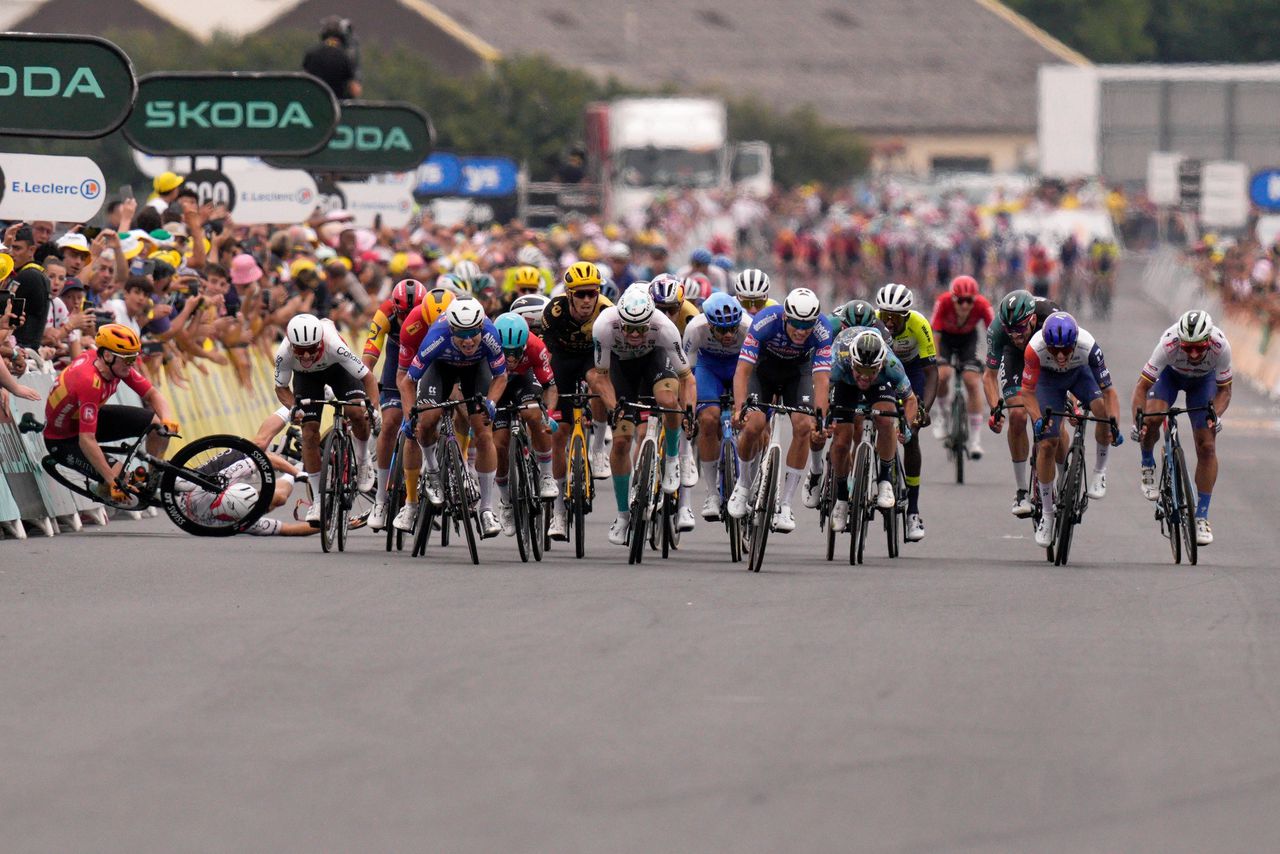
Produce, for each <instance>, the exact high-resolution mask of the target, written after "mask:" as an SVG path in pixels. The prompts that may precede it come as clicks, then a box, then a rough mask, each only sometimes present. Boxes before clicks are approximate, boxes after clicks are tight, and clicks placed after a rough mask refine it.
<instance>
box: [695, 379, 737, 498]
mask: <svg viewBox="0 0 1280 854" xmlns="http://www.w3.org/2000/svg"><path fill="white" fill-rule="evenodd" d="M734 364H735V363H730V364H729V366H728V368H729V372H730V375H729V379H728V381H727V382H726V381H725V379H724V374H723V372H722V371H721V370H720V369H719V367H718V365H716V364H715V363H708V362H707V359H706V357H705V356H703V357H701V358H700V359H699V360H698V364H696V365H694V368H693V377H694V381H695V382H696V383H697V385H698V400H708V401H709V400H716V401H718V400H719V399H720V395H721V394H723V393H724V390H725V389H726V388H727V387H729V385H731V384H732V382H733V377H732V370H733V366H734ZM721 441H722V437H721V435H720V407H719V405H717V404H713V403H700V404H698V465H699V468H700V470H701V475H702V485H703V487H704V488H705V489H706V491H707V495H708V496H710V495H714V494H716V493H717V490H718V489H719V483H718V482H717V481H718V479H719V478H718V469H717V466H718V465H719V464H720V443H721Z"/></svg>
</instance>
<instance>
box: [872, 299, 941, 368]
mask: <svg viewBox="0 0 1280 854" xmlns="http://www.w3.org/2000/svg"><path fill="white" fill-rule="evenodd" d="M880 314H883V312H880ZM883 320H884V318H883V317H882V318H881V322H883ZM889 348H890V349H891V350H893V355H895V356H897V357H898V358H899V359H900V360H902V364H904V365H911V364H913V363H915V362H918V361H919V362H924V363H926V364H932V363H933V361H934V358H935V357H936V356H937V355H938V350H937V347H935V346H934V343H933V328H932V327H931V326H929V321H928V320H927V319H926V318H925V316H924V315H923V314H921V313H920V312H918V311H911V312H908V313H907V322H906V325H905V326H903V327H902V331H901V332H899V333H898V334H897V335H895V336H893V340H892V341H890V342H889Z"/></svg>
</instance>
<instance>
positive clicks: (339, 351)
mask: <svg viewBox="0 0 1280 854" xmlns="http://www.w3.org/2000/svg"><path fill="white" fill-rule="evenodd" d="M320 323H321V325H322V326H323V327H324V336H323V338H321V341H322V342H323V343H324V347H323V348H322V349H321V351H320V357H319V358H317V359H316V360H315V362H314V363H313V364H311V365H303V364H302V363H301V362H299V361H298V357H297V356H295V355H294V353H293V345H292V344H290V343H289V339H288V338H286V339H284V340H283V341H281V342H280V348H279V349H278V350H276V385H277V386H279V387H280V388H287V387H288V386H289V383H290V382H292V381H293V374H294V372H295V371H297V372H298V373H303V374H313V373H316V372H318V371H324V370H328V369H329V368H331V367H333V366H334V365H341V366H342V367H343V369H344V370H346V372H347V373H349V374H351V376H353V377H355V378H356V379H358V380H362V379H364V377H365V374H367V373H369V369H368V368H367V367H365V364H364V362H363V361H361V360H360V357H359V356H358V355H356V353H355V352H354V351H353V350H352V349H351V347H350V345H348V344H347V342H346V341H344V340H343V339H342V336H341V335H339V334H338V328H337V327H336V326H334V325H333V321H332V320H322V321H320Z"/></svg>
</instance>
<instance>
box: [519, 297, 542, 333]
mask: <svg viewBox="0 0 1280 854" xmlns="http://www.w3.org/2000/svg"><path fill="white" fill-rule="evenodd" d="M549 302H551V298H550V297H547V296H543V295H542V294H525V295H524V296H522V297H516V300H515V302H513V303H511V311H512V312H514V313H515V314H518V315H520V316H521V317H523V318H524V320H525V323H528V324H529V327H530V328H531V329H533V330H534V331H535V332H536V331H538V330H539V329H541V328H542V315H543V313H544V312H545V311H546V310H547V303H549Z"/></svg>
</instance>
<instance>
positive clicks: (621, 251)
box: [609, 240, 631, 261]
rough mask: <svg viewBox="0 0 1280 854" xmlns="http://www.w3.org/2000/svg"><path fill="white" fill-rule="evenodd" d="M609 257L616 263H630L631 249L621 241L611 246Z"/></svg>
mask: <svg viewBox="0 0 1280 854" xmlns="http://www.w3.org/2000/svg"><path fill="white" fill-rule="evenodd" d="M609 257H610V258H611V259H613V260H615V261H630V260H631V247H630V246H628V245H627V244H625V243H623V242H622V241H621V240H617V241H614V242H613V243H610V244H609Z"/></svg>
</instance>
